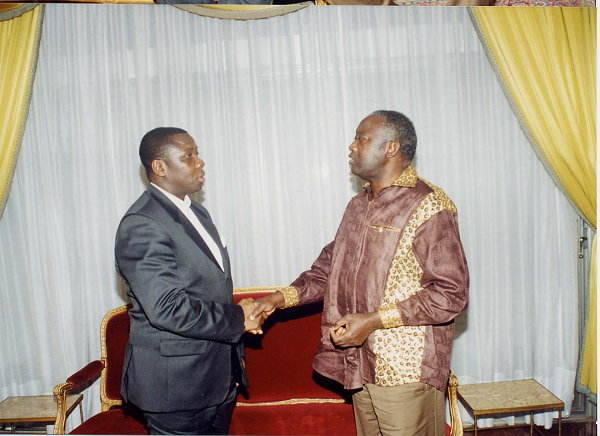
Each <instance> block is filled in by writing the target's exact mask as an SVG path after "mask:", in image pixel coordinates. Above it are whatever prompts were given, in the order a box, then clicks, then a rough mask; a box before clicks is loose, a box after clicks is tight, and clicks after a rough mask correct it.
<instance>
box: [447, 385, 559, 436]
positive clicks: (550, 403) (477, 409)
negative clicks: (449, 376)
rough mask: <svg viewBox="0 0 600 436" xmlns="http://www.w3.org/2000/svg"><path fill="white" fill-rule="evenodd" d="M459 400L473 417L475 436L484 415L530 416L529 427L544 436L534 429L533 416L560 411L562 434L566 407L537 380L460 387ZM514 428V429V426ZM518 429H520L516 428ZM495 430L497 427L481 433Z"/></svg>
mask: <svg viewBox="0 0 600 436" xmlns="http://www.w3.org/2000/svg"><path fill="white" fill-rule="evenodd" d="M457 394H458V399H459V400H460V402H461V403H462V404H463V405H464V406H465V408H466V409H467V410H469V412H471V414H472V415H473V417H474V418H475V419H474V424H475V425H474V427H475V435H477V430H478V428H477V417H478V416H480V415H494V414H513V413H517V412H529V413H530V418H531V422H530V424H529V427H530V428H531V433H530V434H532V435H533V430H534V429H535V431H536V432H538V433H540V434H543V433H542V432H541V431H540V430H539V429H538V428H537V427H536V426H534V425H533V412H534V411H538V410H552V409H557V410H558V434H559V435H560V434H561V424H562V410H563V408H564V407H565V403H563V402H562V401H561V400H560V399H559V398H557V397H556V396H555V395H554V394H553V393H552V392H550V391H549V390H548V389H546V388H545V387H544V386H542V385H541V384H539V383H538V382H537V381H535V380H514V381H505V382H494V383H478V384H472V385H462V386H460V385H459V386H458V392H457ZM511 427H513V426H511ZM514 427H517V426H514ZM487 429H489V430H493V429H497V427H489V428H483V429H479V430H487Z"/></svg>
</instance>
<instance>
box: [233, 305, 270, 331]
mask: <svg viewBox="0 0 600 436" xmlns="http://www.w3.org/2000/svg"><path fill="white" fill-rule="evenodd" d="M238 305H239V306H241V307H242V309H243V310H244V332H250V333H252V334H255V335H257V334H258V335H262V334H263V331H262V325H263V324H264V322H265V320H266V319H267V317H268V314H267V313H261V314H260V315H259V316H255V317H252V315H253V314H254V311H255V309H256V305H255V303H254V299H253V298H244V299H242V300H240V302H239V303H238Z"/></svg>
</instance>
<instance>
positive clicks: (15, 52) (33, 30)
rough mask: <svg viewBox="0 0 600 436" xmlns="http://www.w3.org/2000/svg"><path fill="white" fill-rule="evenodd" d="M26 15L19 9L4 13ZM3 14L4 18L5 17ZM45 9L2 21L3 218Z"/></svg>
mask: <svg viewBox="0 0 600 436" xmlns="http://www.w3.org/2000/svg"><path fill="white" fill-rule="evenodd" d="M15 11H18V12H23V8H21V9H19V8H18V7H16V8H14V9H10V10H7V9H5V10H3V12H2V13H9V12H12V13H14V12H15ZM1 16H2V15H1V14H0V18H1ZM43 16H44V6H37V7H35V8H34V9H32V10H30V11H28V12H24V13H22V14H21V15H20V16H17V17H15V18H11V19H9V20H5V21H0V47H1V49H0V218H1V217H2V214H3V213H4V208H5V207H6V202H7V201H8V194H9V192H10V186H11V183H12V178H13V176H14V172H15V168H16V166H17V159H18V157H19V150H20V147H21V140H22V138H23V132H24V130H25V124H26V121H27V114H28V110H29V101H30V98H31V91H32V88H33V79H34V76H35V69H36V65H37V54H38V48H39V42H40V35H41V31H42V20H43Z"/></svg>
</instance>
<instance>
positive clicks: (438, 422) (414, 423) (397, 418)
mask: <svg viewBox="0 0 600 436" xmlns="http://www.w3.org/2000/svg"><path fill="white" fill-rule="evenodd" d="M352 403H353V405H354V420H355V421H356V434H357V436H378V435H379V436H445V435H446V400H445V396H444V393H443V392H440V391H438V390H437V389H436V388H434V387H433V386H430V385H428V384H425V383H421V382H418V383H408V384H405V385H401V386H391V387H382V386H377V385H373V384H366V385H364V386H363V389H362V390H360V391H358V392H357V393H355V394H354V395H352Z"/></svg>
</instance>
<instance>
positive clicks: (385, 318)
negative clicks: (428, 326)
mask: <svg viewBox="0 0 600 436" xmlns="http://www.w3.org/2000/svg"><path fill="white" fill-rule="evenodd" d="M379 316H380V317H381V324H383V328H384V329H391V328H392V327H400V326H403V325H404V323H403V322H402V317H401V316H400V313H399V312H398V309H397V308H396V307H391V308H388V307H386V308H381V309H379Z"/></svg>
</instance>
